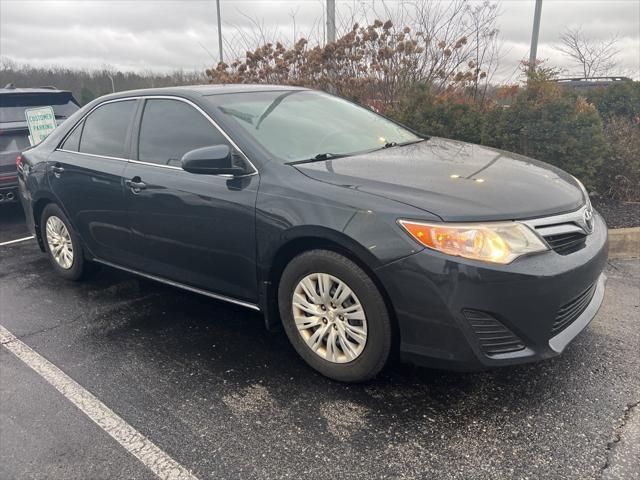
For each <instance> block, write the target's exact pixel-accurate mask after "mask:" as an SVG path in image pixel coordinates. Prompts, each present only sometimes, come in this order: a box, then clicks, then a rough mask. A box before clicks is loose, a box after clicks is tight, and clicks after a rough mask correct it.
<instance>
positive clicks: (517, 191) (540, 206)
mask: <svg viewBox="0 0 640 480" xmlns="http://www.w3.org/2000/svg"><path fill="white" fill-rule="evenodd" d="M296 168H297V169H298V170H299V171H300V172H302V173H303V174H305V175H307V176H309V177H311V178H314V179H316V180H319V181H322V182H327V183H331V184H334V185H339V186H343V187H345V188H350V189H354V190H359V191H363V192H367V193H370V194H374V195H378V196H381V197H385V198H388V199H391V200H395V201H399V202H402V203H405V204H408V205H411V206H413V207H416V208H419V209H422V210H425V211H428V212H430V213H432V214H435V215H437V216H439V217H440V218H442V219H443V220H445V221H473V220H475V221H477V220H485V221H486V220H515V219H525V218H534V217H541V216H546V215H553V214H557V213H562V212H568V211H572V210H576V209H578V208H580V206H582V205H583V204H584V201H585V199H584V198H583V194H582V190H581V189H580V187H579V186H578V184H577V182H576V180H575V179H574V178H573V177H572V176H571V175H569V174H568V173H566V172H563V171H562V170H560V169H558V168H555V167H553V166H551V165H548V164H546V163H544V162H539V161H537V160H533V159H531V158H527V157H524V156H522V155H517V154H515V153H509V152H505V151H501V150H496V149H493V148H488V147H482V146H479V145H473V144H470V143H465V142H458V141H454V140H446V139H442V138H430V139H428V140H426V141H423V142H420V143H416V144H411V145H406V146H401V147H393V148H389V149H384V150H378V151H375V152H371V153H367V154H361V155H355V156H350V157H344V158H337V159H333V160H325V161H319V162H313V163H304V164H298V165H296Z"/></svg>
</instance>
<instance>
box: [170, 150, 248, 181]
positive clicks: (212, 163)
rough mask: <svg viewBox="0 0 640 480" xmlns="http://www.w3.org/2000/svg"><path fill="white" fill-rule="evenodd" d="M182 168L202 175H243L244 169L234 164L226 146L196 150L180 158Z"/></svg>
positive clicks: (231, 154)
mask: <svg viewBox="0 0 640 480" xmlns="http://www.w3.org/2000/svg"><path fill="white" fill-rule="evenodd" d="M182 168H183V169H184V170H186V171H187V172H190V173H200V174H204V175H234V176H235V175H243V174H245V173H247V171H246V168H244V167H242V166H238V165H236V164H234V161H233V153H232V152H231V149H230V148H229V147H228V146H227V145H214V146H211V147H204V148H197V149H196V150H191V151H189V152H187V153H185V154H184V155H183V156H182Z"/></svg>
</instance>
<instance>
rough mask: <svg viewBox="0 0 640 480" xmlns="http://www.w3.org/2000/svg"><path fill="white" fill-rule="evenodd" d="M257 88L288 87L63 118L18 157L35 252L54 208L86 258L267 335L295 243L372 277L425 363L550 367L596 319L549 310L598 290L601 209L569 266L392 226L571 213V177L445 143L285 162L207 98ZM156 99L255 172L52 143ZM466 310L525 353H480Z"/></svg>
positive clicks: (405, 348)
mask: <svg viewBox="0 0 640 480" xmlns="http://www.w3.org/2000/svg"><path fill="white" fill-rule="evenodd" d="M263 88H272V89H278V90H286V89H288V87H261V86H246V85H244V86H226V87H221V86H203V87H185V88H168V89H154V90H141V91H134V92H125V93H120V94H114V95H109V96H107V97H103V98H101V99H98V100H95V101H94V102H92V103H91V104H89V105H87V106H86V107H84V108H83V109H82V110H80V111H79V112H77V113H76V114H74V115H73V116H72V117H71V118H70V119H69V120H68V121H67V123H66V124H65V125H63V126H62V127H61V128H58V129H56V130H55V131H54V132H53V133H52V134H51V135H50V136H49V137H48V138H47V139H46V140H44V141H43V142H42V143H41V144H40V145H38V146H36V147H35V148H33V149H31V150H29V151H28V152H27V153H26V154H25V155H24V160H23V165H22V167H21V169H22V171H21V172H20V175H19V176H20V183H21V199H22V201H23V206H24V208H25V211H26V213H27V220H28V223H29V225H30V228H31V229H32V231H34V232H35V233H36V235H37V236H38V240H39V242H40V244H41V246H42V238H41V232H40V231H39V226H38V221H39V218H38V212H39V211H41V207H42V205H43V204H44V202H46V201H55V202H57V203H59V204H60V205H61V206H62V208H63V210H64V211H65V213H67V215H68V217H69V219H70V221H71V222H72V226H73V227H74V229H76V231H77V232H78V234H79V235H80V237H81V238H82V240H83V242H84V243H85V245H86V248H87V250H88V251H87V255H88V257H90V258H93V259H97V260H100V261H103V262H105V263H108V264H110V265H114V266H118V267H121V268H124V269H126V270H128V271H133V272H135V273H140V274H143V275H145V276H149V277H151V278H154V279H159V280H162V281H166V282H167V283H171V284H172V285H176V286H180V287H183V288H187V289H191V290H196V291H199V292H200V293H205V294H211V296H214V297H216V298H223V299H226V300H230V301H235V302H236V303H241V304H243V305H245V306H250V307H255V308H259V309H260V310H262V312H263V313H264V314H265V315H266V317H267V324H268V325H275V324H276V323H277V321H278V319H277V309H276V308H275V303H274V302H275V298H276V294H277V280H278V273H279V270H278V269H279V268H282V265H281V263H282V259H283V258H285V259H287V258H289V257H287V255H288V254H290V252H294V253H295V252H296V251H297V250H296V249H298V248H300V245H307V246H312V247H315V248H318V247H321V248H331V249H336V250H338V251H340V252H342V253H344V254H345V255H347V256H348V257H350V258H352V259H353V260H354V261H355V262H356V263H358V264H359V265H361V266H362V268H364V269H365V270H366V271H367V272H368V273H369V274H370V275H371V276H372V277H373V278H374V280H375V282H376V284H377V286H378V287H379V289H380V291H381V293H382V294H383V296H384V297H385V300H386V301H387V304H388V306H389V308H390V310H391V314H392V317H393V318H394V320H395V321H396V322H397V325H398V330H399V333H400V348H401V353H402V355H403V357H404V358H405V359H406V360H409V361H412V362H415V363H421V364H429V365H441V366H447V367H452V368H460V369H469V368H476V367H478V366H494V365H502V364H510V363H518V362H524V361H531V360H535V359H541V358H547V357H549V356H552V355H555V354H558V353H559V352H560V351H561V350H562V349H563V348H564V346H565V345H566V343H567V342H568V341H569V340H570V339H571V338H573V337H574V336H575V335H576V334H577V333H578V332H579V331H580V330H582V328H584V326H585V325H586V324H587V323H588V321H589V320H590V319H591V318H593V315H595V311H596V310H597V308H598V307H599V305H600V303H601V301H602V295H601V289H600V290H598V291H597V292H596V294H595V295H594V296H593V298H592V299H591V301H590V304H589V306H588V308H587V309H586V310H585V312H584V313H583V315H582V316H581V317H580V318H579V319H577V320H576V321H575V322H574V323H573V325H571V326H570V328H567V329H566V330H564V331H563V332H561V333H560V334H559V335H556V336H552V335H551V334H550V322H553V319H554V317H555V316H556V312H557V311H558V308H560V306H561V305H563V304H565V303H566V302H567V301H569V300H571V298H573V297H574V296H575V295H577V294H578V293H579V292H580V291H581V289H584V288H585V286H586V285H590V284H599V283H602V277H601V272H602V269H603V267H604V263H605V261H606V255H607V234H606V225H604V222H603V221H602V220H601V218H600V217H599V216H597V215H596V221H595V228H594V232H593V233H592V234H591V235H589V236H588V238H587V241H586V243H585V245H584V247H583V248H581V249H580V250H579V251H577V252H574V253H572V254H570V255H565V256H563V255H559V254H558V253H556V252H554V251H546V252H542V253H537V254H532V255H529V256H525V257H521V258H518V259H516V260H515V261H513V262H512V263H511V264H508V265H497V264H488V263H484V262H478V261H473V260H466V259H462V258H460V257H452V256H448V255H444V254H441V253H438V252H435V251H432V250H428V249H425V248H424V247H423V246H422V245H421V244H419V243H417V242H416V241H415V240H414V239H413V238H411V237H410V236H409V235H408V234H407V233H406V232H405V231H404V230H403V229H402V227H401V226H400V225H399V224H398V220H399V219H402V218H405V219H417V220H422V221H428V222H440V221H443V220H448V221H492V220H505V219H517V220H525V219H528V218H534V217H541V216H546V215H555V214H558V213H562V212H567V211H575V210H577V209H579V208H580V207H581V206H582V205H584V203H585V200H586V199H585V198H584V196H583V194H582V191H581V189H580V187H579V185H578V184H577V182H576V180H575V179H573V178H572V177H571V176H570V175H568V174H566V173H564V172H562V171H560V170H558V169H556V168H554V167H551V166H549V165H546V164H544V163H541V162H537V161H534V160H531V159H527V158H525V157H521V156H518V155H514V154H508V153H506V152H501V151H497V150H493V149H488V148H485V147H479V146H474V145H468V144H463V143H461V142H454V141H450V140H444V139H430V140H426V141H424V142H421V143H417V144H414V145H408V146H404V147H394V148H388V149H385V150H380V151H377V152H372V153H369V154H366V155H356V156H352V157H346V158H341V159H335V160H328V161H319V162H317V163H308V164H302V165H296V166H291V165H285V164H281V163H278V162H276V161H274V160H272V159H271V158H269V155H268V154H267V153H266V152H265V151H264V149H262V148H261V147H260V145H258V144H257V143H256V142H255V141H253V140H252V139H251V138H249V137H248V136H247V134H246V133H245V132H243V131H241V130H239V129H237V128H236V127H234V125H233V124H232V123H230V122H228V121H227V119H225V117H224V115H222V114H221V113H220V111H219V110H218V107H217V104H216V97H217V96H218V95H224V94H230V93H234V92H246V91H251V90H252V89H255V90H258V89H263ZM157 96H170V97H175V98H181V99H184V100H187V101H188V102H191V103H193V104H194V105H197V106H198V107H199V108H200V109H201V110H202V111H204V112H205V113H206V114H207V115H208V116H209V117H210V118H211V119H212V120H214V121H215V122H216V123H217V124H218V125H219V126H220V127H221V128H222V129H223V130H224V131H225V132H226V133H227V134H228V136H229V138H230V139H232V141H233V142H235V144H236V145H238V146H239V147H241V153H243V154H244V155H245V156H246V158H247V159H248V161H250V163H251V165H252V166H254V167H255V169H256V170H257V171H253V172H250V173H249V174H247V175H244V176H241V177H236V178H233V177H230V176H216V175H198V174H193V173H189V172H186V171H184V170H181V169H178V168H171V167H163V166H159V165H152V164H145V163H144V162H138V161H136V160H135V151H134V150H135V149H131V150H132V151H131V152H130V153H129V155H131V156H133V157H134V158H127V159H109V158H104V157H91V156H87V155H84V154H80V153H74V152H65V151H60V150H59V149H57V148H58V146H59V145H60V143H61V142H62V140H63V139H64V138H65V135H67V133H68V132H69V131H70V129H71V128H72V127H73V125H75V124H76V123H77V122H78V121H79V120H80V119H81V118H82V117H83V116H84V115H85V114H87V112H90V111H91V110H92V109H93V108H94V107H95V106H97V105H99V104H100V103H101V102H104V101H108V100H115V99H121V98H136V99H140V98H141V97H145V98H152V97H157ZM136 128H137V127H136ZM135 135H136V133H135V131H134V132H132V138H134V139H135ZM133 143H135V142H133ZM58 163H59V164H60V165H61V166H63V167H64V173H62V174H61V175H60V178H58V177H56V175H55V172H53V171H52V167H53V166H55V165H56V164H58ZM452 175H455V176H456V177H455V178H452ZM138 178H139V179H141V180H142V181H144V183H145V184H146V188H144V189H143V190H142V191H140V192H137V193H134V192H133V191H132V190H131V189H130V188H128V187H127V185H126V182H127V181H129V180H131V179H138ZM478 178H480V179H482V180H484V181H483V182H477V181H476V180H477V179H478ZM63 180H64V183H60V182H62V181H63ZM542 192H543V193H542ZM598 282H599V283H598ZM598 292H599V293H598ZM465 308H473V309H478V310H482V311H487V312H491V313H492V314H494V315H495V316H496V317H497V318H499V319H500V321H502V322H504V324H505V325H507V326H508V327H509V328H511V329H512V331H514V332H515V333H516V334H517V335H519V336H520V337H521V338H522V339H523V341H524V342H525V343H526V345H527V348H526V349H525V350H524V351H521V352H516V353H513V354H508V355H503V356H499V357H493V358H490V357H488V356H486V355H485V354H484V353H483V352H482V351H481V350H480V349H479V348H478V345H477V344H476V340H475V338H474V336H473V333H472V332H471V331H470V330H469V326H468V324H467V323H466V320H465V318H464V316H463V315H462V310H463V309H465Z"/></svg>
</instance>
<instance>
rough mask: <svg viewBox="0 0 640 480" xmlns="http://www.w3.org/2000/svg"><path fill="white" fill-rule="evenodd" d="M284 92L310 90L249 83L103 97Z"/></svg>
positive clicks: (209, 85)
mask: <svg viewBox="0 0 640 480" xmlns="http://www.w3.org/2000/svg"><path fill="white" fill-rule="evenodd" d="M282 90H309V89H308V88H303V87H294V86H291V85H259V84H249V83H227V84H206V85H182V86H179V87H161V88H144V89H140V90H128V91H124V92H116V93H111V94H109V95H106V96H105V97H102V99H107V98H109V99H114V98H122V97H133V96H146V95H177V96H180V95H185V94H192V95H193V94H195V95H199V96H205V97H206V96H210V95H224V94H229V93H245V92H268V91H282Z"/></svg>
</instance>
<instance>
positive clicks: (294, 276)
mask: <svg viewBox="0 0 640 480" xmlns="http://www.w3.org/2000/svg"><path fill="white" fill-rule="evenodd" d="M313 273H326V274H329V275H332V276H334V277H336V278H338V279H339V280H340V281H342V282H344V283H345V284H346V285H347V286H348V287H349V288H350V289H351V290H352V291H353V293H354V294H355V295H356V296H357V298H358V300H359V301H360V304H361V305H362V308H363V310H364V313H365V316H366V322H367V339H366V343H365V346H364V349H363V350H362V352H361V353H360V354H359V356H357V357H356V358H355V359H354V360H351V361H349V362H346V363H334V362H331V361H328V360H326V359H325V358H322V356H320V355H318V354H316V353H315V352H314V351H313V350H312V349H311V348H310V347H309V346H308V345H307V343H306V342H305V340H304V339H303V338H302V335H301V334H300V332H299V331H298V328H297V327H296V325H295V320H294V318H293V317H294V315H293V310H292V304H293V294H294V291H295V288H296V286H297V285H298V283H299V282H300V281H301V280H302V279H303V278H305V277H306V276H307V275H309V274H313ZM278 305H279V309H280V318H281V319H282V323H283V325H284V329H285V331H286V333H287V337H289V341H290V342H291V344H292V345H293V347H294V348H295V349H296V351H297V352H298V354H299V355H300V356H301V357H302V358H303V359H304V360H305V361H306V362H307V363H308V364H309V365H310V366H311V367H312V368H314V369H315V370H317V371H318V372H320V373H321V374H323V375H325V376H326V377H329V378H331V379H334V380H338V381H341V382H364V381H366V380H369V379H371V378H373V377H374V376H376V375H377V374H378V373H379V372H380V370H382V368H383V367H384V366H385V364H386V363H387V361H388V359H389V354H390V351H391V345H392V326H391V319H390V317H389V312H388V311H387V307H386V305H385V302H384V299H383V297H382V295H381V293H380V291H379V290H378V288H377V287H376V285H375V283H374V282H373V280H372V279H371V277H370V276H369V275H367V273H366V272H365V271H364V270H362V269H361V268H360V267H359V266H358V265H356V264H355V263H354V262H352V261H351V260H349V259H348V258H346V257H345V256H343V255H340V254H339V253H336V252H333V251H329V250H311V251H308V252H305V253H302V254H300V255H298V256H297V257H295V258H294V259H293V260H291V262H289V264H288V265H287V266H286V268H285V269H284V272H283V273H282V277H281V279H280V284H279V286H278Z"/></svg>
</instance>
